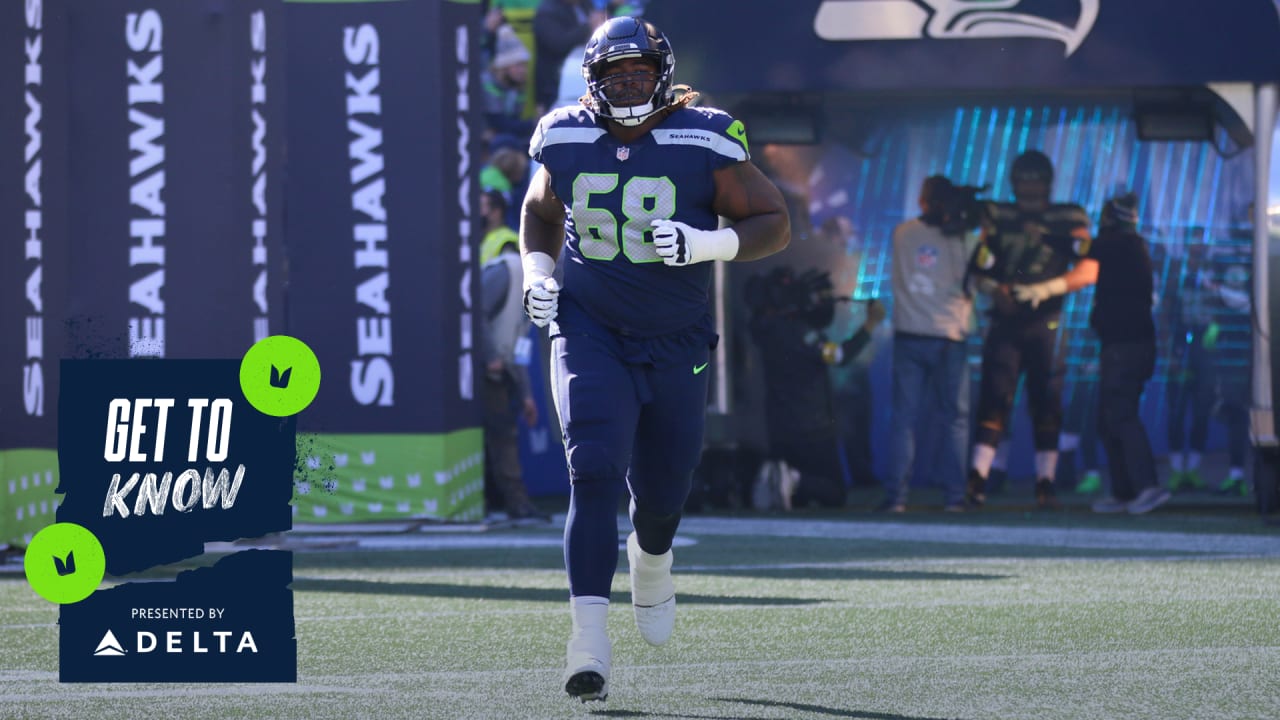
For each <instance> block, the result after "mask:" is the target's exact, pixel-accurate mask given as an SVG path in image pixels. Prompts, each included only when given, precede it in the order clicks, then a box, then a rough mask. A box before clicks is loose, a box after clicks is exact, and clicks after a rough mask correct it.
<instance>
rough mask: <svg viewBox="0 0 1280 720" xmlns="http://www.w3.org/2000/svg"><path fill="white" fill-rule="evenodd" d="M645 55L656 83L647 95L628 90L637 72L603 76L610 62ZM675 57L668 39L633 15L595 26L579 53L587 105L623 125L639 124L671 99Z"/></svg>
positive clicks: (593, 110)
mask: <svg viewBox="0 0 1280 720" xmlns="http://www.w3.org/2000/svg"><path fill="white" fill-rule="evenodd" d="M635 57H639V58H646V59H648V60H651V61H653V63H654V65H655V67H656V69H657V75H658V77H657V83H656V84H655V85H654V88H653V93H652V94H650V95H635V94H628V87H627V86H628V85H630V84H631V83H632V82H633V81H634V80H636V77H635V75H637V74H638V73H623V74H615V75H611V76H609V77H607V78H606V77H605V76H604V71H605V68H607V67H608V66H609V64H610V63H614V62H617V61H619V60H624V59H626V58H635ZM675 68H676V58H675V55H674V54H673V53H672V52H671V43H669V42H667V36H666V35H663V34H662V31H660V30H658V29H657V28H656V27H654V26H653V25H652V24H650V23H647V22H644V21H642V20H639V19H637V18H632V17H618V18H613V19H612V20H609V21H608V22H606V23H605V24H603V25H601V26H600V27H599V28H596V31H595V32H594V33H593V34H592V35H591V39H590V40H588V41H587V48H586V52H585V53H584V54H583V57H582V77H583V78H584V79H585V80H586V81H587V95H586V97H585V98H584V99H585V100H586V105H587V107H588V108H589V109H590V110H591V111H592V112H594V113H596V114H597V115H603V116H604V117H607V118H609V119H610V120H613V121H615V122H618V123H620V124H622V125H639V124H640V123H642V122H644V121H645V120H646V119H648V118H649V117H651V116H652V115H654V114H655V113H657V112H658V111H660V110H662V109H663V108H665V107H667V106H668V105H670V104H671V101H672V82H671V79H672V76H673V75H674V74H675Z"/></svg>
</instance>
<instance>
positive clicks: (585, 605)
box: [569, 595, 609, 632]
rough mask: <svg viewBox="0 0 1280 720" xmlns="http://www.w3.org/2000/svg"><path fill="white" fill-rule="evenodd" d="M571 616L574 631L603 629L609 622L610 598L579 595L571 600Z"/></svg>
mask: <svg viewBox="0 0 1280 720" xmlns="http://www.w3.org/2000/svg"><path fill="white" fill-rule="evenodd" d="M569 615H570V617H572V618H573V629H574V631H575V632H576V631H577V630H578V629H579V628H603V627H605V625H606V624H607V623H608V620H609V598H606V597H600V596H599V595H578V596H576V597H571V598H569Z"/></svg>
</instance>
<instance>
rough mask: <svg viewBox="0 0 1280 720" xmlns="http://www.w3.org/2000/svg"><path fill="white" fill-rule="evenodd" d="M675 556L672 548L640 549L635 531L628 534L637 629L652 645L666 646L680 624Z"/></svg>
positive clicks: (633, 604) (628, 560)
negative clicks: (674, 578)
mask: <svg viewBox="0 0 1280 720" xmlns="http://www.w3.org/2000/svg"><path fill="white" fill-rule="evenodd" d="M671 559H672V555H671V551H670V550H667V551H666V552H665V553H663V554H661V555H650V554H649V553H647V552H645V551H643V550H641V549H640V542H639V541H638V540H637V539H636V534H635V533H634V532H633V533H631V534H630V535H628V536H627V564H628V565H629V566H630V571H631V572H630V574H631V605H632V606H633V607H634V608H635V613H636V629H637V630H639V631H640V637H642V638H644V640H645V642H647V643H649V644H650V645H665V644H666V642H667V641H668V640H670V639H671V631H672V630H673V629H675V625H676V586H675V583H674V582H672V580H671Z"/></svg>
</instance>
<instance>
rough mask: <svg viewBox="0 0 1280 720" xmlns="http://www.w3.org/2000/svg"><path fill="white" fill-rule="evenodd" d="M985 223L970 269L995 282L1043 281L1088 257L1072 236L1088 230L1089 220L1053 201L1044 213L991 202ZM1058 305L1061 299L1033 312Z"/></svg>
mask: <svg viewBox="0 0 1280 720" xmlns="http://www.w3.org/2000/svg"><path fill="white" fill-rule="evenodd" d="M985 223H986V225H985V228H984V229H985V231H986V232H985V235H984V237H983V242H982V244H981V245H980V246H979V247H978V251H977V253H976V255H975V257H974V264H975V266H976V267H975V268H974V270H975V272H977V273H979V274H981V275H986V276H987V277H990V278H992V279H993V280H996V281H997V282H1001V283H1008V284H1022V285H1028V284H1031V283H1037V282H1043V281H1045V280H1049V279H1052V278H1055V277H1058V276H1059V275H1062V274H1063V273H1065V272H1067V271H1068V270H1070V269H1071V266H1072V265H1073V264H1074V263H1075V262H1076V261H1077V260H1079V259H1080V258H1083V257H1085V256H1087V255H1088V254H1089V241H1088V240H1087V239H1085V238H1081V237H1077V236H1076V235H1074V234H1073V233H1075V232H1076V231H1077V230H1079V229H1081V228H1084V229H1086V230H1087V229H1088V227H1089V216H1088V214H1086V213H1085V211H1084V208H1082V207H1080V206H1079V205H1072V204H1063V203H1055V204H1052V205H1050V206H1049V208H1048V209H1047V210H1045V211H1044V212H1025V211H1023V210H1019V209H1018V206H1017V205H1016V204H1015V203H1008V202H997V203H989V204H988V207H987V215H986V220H985ZM1062 305H1063V298H1062V297H1055V298H1050V299H1048V300H1046V301H1045V302H1043V303H1041V304H1040V307H1039V308H1038V309H1037V313H1038V314H1048V313H1055V312H1058V311H1060V310H1061V309H1062Z"/></svg>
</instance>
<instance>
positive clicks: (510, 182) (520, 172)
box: [480, 146, 529, 202]
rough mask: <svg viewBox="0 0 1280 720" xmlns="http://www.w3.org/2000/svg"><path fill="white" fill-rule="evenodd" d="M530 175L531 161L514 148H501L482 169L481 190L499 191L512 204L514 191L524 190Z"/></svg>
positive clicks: (494, 152)
mask: <svg viewBox="0 0 1280 720" xmlns="http://www.w3.org/2000/svg"><path fill="white" fill-rule="evenodd" d="M528 173H529V160H528V158H526V157H525V155H524V153H522V152H520V151H519V150H516V149H515V148H512V147H506V146H500V147H498V148H497V149H496V150H494V151H493V154H492V155H490V156H489V162H488V163H486V164H485V166H484V167H482V168H480V189H481V190H497V191H498V192H500V193H502V194H503V196H504V198H505V199H507V201H508V202H510V199H511V197H512V194H511V193H512V191H513V190H520V189H522V188H524V186H525V181H526V180H527V177H526V176H527V175H528Z"/></svg>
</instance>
